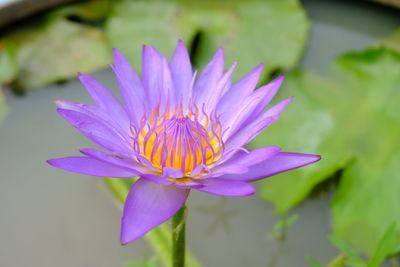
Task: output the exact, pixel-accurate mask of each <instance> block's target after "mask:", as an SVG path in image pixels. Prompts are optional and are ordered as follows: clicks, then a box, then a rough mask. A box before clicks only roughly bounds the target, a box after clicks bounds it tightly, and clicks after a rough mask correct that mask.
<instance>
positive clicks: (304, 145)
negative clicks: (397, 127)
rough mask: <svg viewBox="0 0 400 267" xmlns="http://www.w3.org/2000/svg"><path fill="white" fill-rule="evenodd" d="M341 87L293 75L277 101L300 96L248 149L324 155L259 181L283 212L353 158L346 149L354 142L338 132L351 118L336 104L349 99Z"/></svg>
mask: <svg viewBox="0 0 400 267" xmlns="http://www.w3.org/2000/svg"><path fill="white" fill-rule="evenodd" d="M340 88H341V87H340V84H335V83H333V82H331V81H329V80H325V79H323V78H320V77H318V76H316V75H314V74H312V73H310V72H304V71H296V72H291V73H289V74H288V75H286V79H285V81H284V86H283V88H282V89H281V90H280V94H279V95H278V96H277V97H276V99H279V100H282V99H284V98H286V97H289V96H295V98H294V100H293V101H292V103H291V104H290V105H289V106H288V107H287V109H286V110H285V111H284V112H283V113H282V115H281V119H280V120H279V121H277V122H275V124H273V125H272V126H270V127H269V128H268V129H267V130H266V131H264V132H262V133H261V134H260V135H259V136H258V137H257V138H256V139H255V140H253V141H252V142H251V143H250V145H249V147H250V148H255V147H262V146H270V145H277V146H280V147H282V149H283V150H284V151H289V152H302V153H310V154H320V155H322V160H321V161H320V162H318V163H316V164H313V165H310V166H307V167H304V168H300V169H297V170H293V171H290V172H286V173H282V174H280V175H277V176H274V177H271V178H268V179H266V180H262V181H260V182H258V185H259V187H260V189H261V197H262V198H263V199H265V200H268V201H271V202H272V203H274V205H275V207H276V211H277V212H278V213H280V214H285V213H286V212H287V211H288V210H289V209H290V208H292V207H294V206H295V205H296V204H298V203H299V202H301V201H302V200H304V198H305V197H306V196H307V195H308V194H309V193H310V191H311V190H312V189H313V188H314V186H315V185H317V184H319V183H320V182H322V181H323V180H325V179H327V178H328V177H329V176H330V175H332V174H334V173H335V172H336V171H337V170H338V169H340V168H343V167H344V166H345V165H346V164H347V162H348V161H349V159H350V157H351V151H350V150H348V149H347V148H348V146H349V144H350V142H351V140H348V139H347V136H346V135H345V134H343V132H342V131H338V130H337V129H339V128H340V126H339V125H340V124H341V122H340V121H339V118H340V117H343V116H345V115H346V114H345V112H344V110H343V109H340V108H338V106H337V105H336V104H335V103H339V102H343V100H345V99H348V98H346V97H345V95H344V94H343V92H342V91H341V90H340Z"/></svg>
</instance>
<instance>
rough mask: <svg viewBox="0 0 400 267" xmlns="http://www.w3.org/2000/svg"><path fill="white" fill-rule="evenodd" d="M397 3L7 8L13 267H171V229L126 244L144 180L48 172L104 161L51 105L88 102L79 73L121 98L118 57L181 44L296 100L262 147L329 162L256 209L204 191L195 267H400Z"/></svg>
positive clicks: (172, 2)
mask: <svg viewBox="0 0 400 267" xmlns="http://www.w3.org/2000/svg"><path fill="white" fill-rule="evenodd" d="M399 8H400V1H397V0H375V1H361V0H359V1H355V0H354V1H350V0H347V1H339V0H337V1H333V0H324V1H322V0H303V1H299V0H280V1H277V0H250V1H239V0H232V1H224V0H215V1H211V0H210V1H200V0H199V1H189V0H169V1H168V0H164V1H162V0H151V1H135V0H131V1H129V0H119V1H111V0H97V1H94V0H93V1H73V0H41V1H39V0H0V171H1V172H0V266H1V267H3V266H4V267H19V266H41V267H47V266H49V267H50V266H51V267H54V266H60V267H64V266H65V267H66V266H68V267H70V266H77V267H87V266H96V267H97V266H99V267H102V266H104V267H106V266H107V267H108V266H146V267H155V266H169V265H168V264H169V257H170V255H169V246H170V239H169V238H170V232H169V225H168V224H165V225H162V226H161V227H159V228H157V229H155V230H153V231H152V232H151V233H150V234H148V235H147V236H146V237H145V238H142V239H141V240H139V241H137V242H135V243H132V244H129V245H127V246H121V245H120V244H119V225H120V217H121V203H122V201H123V199H124V197H125V195H126V192H127V190H129V186H130V184H131V183H132V181H128V182H126V181H125V180H124V181H121V180H122V179H120V180H119V179H99V178H93V177H87V176H83V175H78V174H74V173H69V172H63V171H60V170H57V169H55V168H52V167H50V166H48V165H47V164H46V163H45V161H46V160H47V159H49V158H56V157H64V156H70V155H77V153H78V149H80V148H85V147H94V145H93V144H91V143H90V142H89V141H88V140H87V139H86V138H85V137H84V136H82V135H80V134H79V133H78V132H77V131H76V130H74V129H73V128H72V127H71V126H69V125H68V124H67V123H66V122H65V121H63V120H62V119H61V118H60V117H59V116H58V115H57V113H56V112H55V107H54V100H56V99H60V98H61V99H67V100H73V101H75V102H80V103H91V100H90V99H89V96H88V95H87V94H86V92H85V90H84V88H83V87H82V86H81V85H80V84H79V82H78V81H77V80H76V73H77V72H83V73H92V74H93V75H94V77H96V78H97V79H99V80H100V81H101V82H103V83H104V84H105V85H106V86H108V88H110V89H111V90H113V91H115V92H117V90H118V88H117V83H116V80H115V78H114V75H113V74H112V72H111V70H110V68H109V67H108V66H107V65H108V64H110V63H112V58H111V48H112V47H115V48H118V49H120V50H121V51H122V52H123V53H124V54H125V55H127V56H128V57H129V59H130V60H131V62H132V64H133V66H134V67H135V69H136V70H137V71H140V62H141V47H142V45H143V44H146V45H154V46H155V47H156V48H157V49H158V50H160V51H161V52H163V53H165V54H166V55H168V56H170V55H171V54H172V52H173V49H174V46H175V45H176V43H177V40H178V39H182V40H184V42H185V43H186V45H187V46H188V48H189V50H190V55H191V58H192V61H193V63H194V65H195V67H196V68H197V69H200V70H201V69H202V68H203V67H204V65H205V63H206V62H207V61H208V60H210V58H211V56H212V54H213V53H214V52H215V50H216V49H217V48H218V47H220V46H222V47H224V48H225V56H226V63H225V66H226V67H228V65H229V64H231V63H232V62H233V61H238V63H239V65H238V68H237V71H236V74H235V75H236V76H235V79H237V78H238V77H240V76H242V75H243V74H245V73H246V72H247V71H249V70H250V69H251V68H253V67H254V66H256V65H257V64H258V63H260V62H264V63H265V69H264V74H263V78H262V81H261V82H260V84H263V83H266V82H268V81H270V80H271V79H273V78H274V77H276V76H277V75H279V74H282V73H283V74H285V76H286V79H285V82H284V86H283V88H282V89H281V91H280V93H279V94H278V96H277V97H276V98H275V101H279V100H282V99H284V98H285V97H287V96H295V101H293V103H292V104H291V105H290V106H289V107H288V108H287V109H286V111H285V112H284V114H282V116H281V119H280V120H279V121H278V122H276V123H275V124H274V125H272V126H270V127H269V128H268V129H267V130H266V131H265V132H263V133H262V134H261V135H260V136H259V137H257V138H256V140H254V141H253V142H252V143H251V144H250V145H249V147H250V148H252V147H259V146H268V145H278V146H280V147H282V148H283V149H284V150H285V151H301V152H304V153H312V154H321V155H322V157H323V159H322V160H321V161H320V162H319V163H317V164H313V165H311V166H307V167H305V168H301V169H299V170H295V171H291V172H288V173H284V174H280V175H277V176H274V177H271V178H269V179H266V180H264V181H259V182H256V183H255V185H256V187H257V188H258V193H257V194H256V195H255V196H252V197H248V198H222V197H216V196H210V195H205V194H201V193H197V192H193V193H192V195H191V198H190V200H189V203H188V207H189V217H188V225H187V228H188V233H187V240H188V246H189V250H190V256H189V258H188V264H187V267H201V266H211V267H224V266H230V267H242V266H246V267H248V266H252V267H253V266H255V267H258V266H261V267H306V266H317V267H321V266H326V267H340V266H356V267H374V266H386V267H399V266H400V256H399V252H400V193H399V192H400V142H399V141H400V9H399Z"/></svg>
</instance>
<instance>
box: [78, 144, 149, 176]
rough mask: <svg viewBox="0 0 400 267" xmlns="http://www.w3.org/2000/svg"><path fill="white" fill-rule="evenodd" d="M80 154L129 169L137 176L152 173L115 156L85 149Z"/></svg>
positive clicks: (143, 167) (134, 163) (131, 161)
mask: <svg viewBox="0 0 400 267" xmlns="http://www.w3.org/2000/svg"><path fill="white" fill-rule="evenodd" d="M80 152H81V153H82V154H84V155H86V156H89V157H91V158H94V159H97V160H101V161H104V162H107V163H110V164H113V165H116V166H120V167H124V168H128V169H131V170H132V171H134V172H136V173H137V175H141V174H143V173H151V172H152V171H151V170H150V169H148V168H146V167H145V166H144V165H142V164H139V163H137V162H134V161H133V160H126V159H121V158H117V157H115V156H112V155H108V154H107V153H104V152H102V151H99V150H96V149H92V148H85V149H81V150H80Z"/></svg>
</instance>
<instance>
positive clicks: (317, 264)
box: [307, 257, 325, 267]
mask: <svg viewBox="0 0 400 267" xmlns="http://www.w3.org/2000/svg"><path fill="white" fill-rule="evenodd" d="M307 260H308V262H309V263H310V264H311V265H312V266H314V267H325V266H324V265H323V264H321V263H320V262H319V261H317V260H316V259H314V258H313V257H308V258H307Z"/></svg>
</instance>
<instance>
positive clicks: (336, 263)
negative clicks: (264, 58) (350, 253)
mask: <svg viewBox="0 0 400 267" xmlns="http://www.w3.org/2000/svg"><path fill="white" fill-rule="evenodd" d="M346 259H347V257H346V255H344V254H339V255H337V256H336V257H335V258H334V259H333V260H332V261H331V262H330V263H328V265H327V266H326V267H341V266H344V264H345V263H346Z"/></svg>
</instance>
